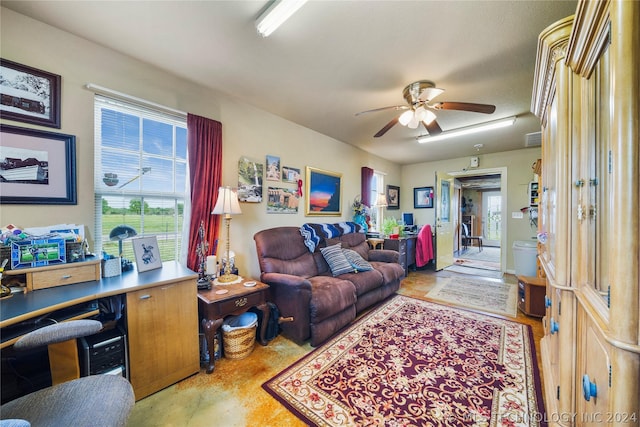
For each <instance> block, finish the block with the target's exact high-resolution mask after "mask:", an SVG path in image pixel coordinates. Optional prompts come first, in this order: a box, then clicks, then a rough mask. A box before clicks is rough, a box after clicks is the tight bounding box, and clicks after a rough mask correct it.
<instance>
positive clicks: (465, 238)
mask: <svg viewBox="0 0 640 427" xmlns="http://www.w3.org/2000/svg"><path fill="white" fill-rule="evenodd" d="M461 225H462V246H464V248H465V249H468V248H469V244H471V245H473V241H474V240H475V241H476V242H477V243H478V252H482V236H471V235H470V234H469V228H468V227H467V224H465V223H464V222H463V223H462V224H461Z"/></svg>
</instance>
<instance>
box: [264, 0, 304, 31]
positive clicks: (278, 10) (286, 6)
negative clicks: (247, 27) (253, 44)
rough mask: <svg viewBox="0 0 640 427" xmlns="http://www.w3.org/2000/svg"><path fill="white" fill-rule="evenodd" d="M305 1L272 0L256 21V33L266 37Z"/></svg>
mask: <svg viewBox="0 0 640 427" xmlns="http://www.w3.org/2000/svg"><path fill="white" fill-rule="evenodd" d="M306 2H307V0H274V2H273V3H271V6H269V8H268V9H267V10H265V11H264V13H263V14H262V15H260V17H259V18H258V20H257V21H256V28H257V29H258V34H260V35H261V36H262V37H268V36H269V35H270V34H271V33H273V32H274V31H275V30H277V29H278V27H279V26H280V25H282V24H283V23H284V22H285V21H286V20H287V19H289V17H290V16H291V15H293V14H294V13H295V11H296V10H298V9H300V8H301V7H302V6H303V5H304V4H305V3H306Z"/></svg>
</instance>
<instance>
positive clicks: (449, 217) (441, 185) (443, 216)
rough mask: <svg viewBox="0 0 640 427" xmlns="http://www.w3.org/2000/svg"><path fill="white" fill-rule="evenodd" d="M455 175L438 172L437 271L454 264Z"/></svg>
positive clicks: (436, 206) (436, 204) (436, 198)
mask: <svg viewBox="0 0 640 427" xmlns="http://www.w3.org/2000/svg"><path fill="white" fill-rule="evenodd" d="M453 179H454V178H453V176H451V175H448V174H446V173H444V172H436V197H435V209H436V215H435V216H436V271H439V270H442V269H443V268H446V267H449V266H450V265H452V264H453V239H454V231H455V227H454V217H453V209H452V205H453V203H452V202H453Z"/></svg>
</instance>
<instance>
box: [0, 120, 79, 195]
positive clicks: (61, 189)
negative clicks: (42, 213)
mask: <svg viewBox="0 0 640 427" xmlns="http://www.w3.org/2000/svg"><path fill="white" fill-rule="evenodd" d="M0 139H2V145H0V177H1V178H0V204H10V203H11V204H38V205H47V204H48V205H75V204H77V197H76V137H75V136H73V135H65V134H61V133H55V132H47V131H41V130H37V129H27V128H20V127H15V126H9V125H0Z"/></svg>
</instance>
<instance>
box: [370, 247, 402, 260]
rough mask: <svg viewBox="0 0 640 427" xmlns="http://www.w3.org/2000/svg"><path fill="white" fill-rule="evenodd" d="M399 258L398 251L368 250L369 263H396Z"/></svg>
mask: <svg viewBox="0 0 640 427" xmlns="http://www.w3.org/2000/svg"><path fill="white" fill-rule="evenodd" d="M399 258H400V254H398V251H394V250H391V249H370V250H369V261H378V262H395V263H397V262H398V259H399Z"/></svg>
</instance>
